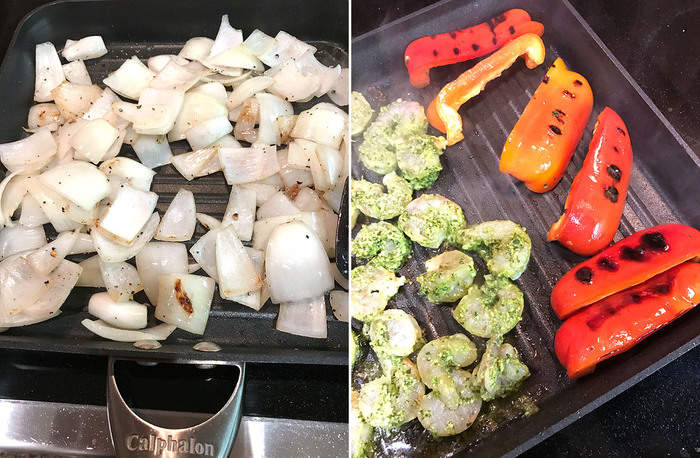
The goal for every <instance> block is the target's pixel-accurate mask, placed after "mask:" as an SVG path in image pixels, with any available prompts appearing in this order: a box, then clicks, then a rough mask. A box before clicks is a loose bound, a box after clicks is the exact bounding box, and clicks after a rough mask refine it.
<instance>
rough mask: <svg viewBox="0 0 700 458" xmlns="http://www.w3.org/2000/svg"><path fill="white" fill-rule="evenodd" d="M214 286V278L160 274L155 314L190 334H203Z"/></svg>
mask: <svg viewBox="0 0 700 458" xmlns="http://www.w3.org/2000/svg"><path fill="white" fill-rule="evenodd" d="M214 286H215V283H214V280H212V279H211V278H209V277H202V276H199V275H192V274H168V275H160V276H159V277H158V305H157V306H156V313H155V316H156V318H158V319H159V320H161V321H164V322H166V323H169V324H173V325H175V326H177V327H178V328H180V329H184V330H185V331H188V332H191V333H193V334H204V329H205V328H206V326H207V320H208V319H209V309H210V307H211V300H212V298H213V297H214Z"/></svg>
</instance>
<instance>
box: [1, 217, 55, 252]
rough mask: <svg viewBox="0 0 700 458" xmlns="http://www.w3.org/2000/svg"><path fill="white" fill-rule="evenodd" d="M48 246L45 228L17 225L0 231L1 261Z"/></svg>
mask: <svg viewBox="0 0 700 458" xmlns="http://www.w3.org/2000/svg"><path fill="white" fill-rule="evenodd" d="M45 244H46V234H45V233H44V227H43V226H39V227H24V226H20V225H15V226H11V227H6V228H5V229H3V230H2V231H0V260H1V259H5V258H8V257H10V256H12V255H14V254H17V253H21V252H23V251H27V250H34V249H36V248H39V247H42V246H44V245H45Z"/></svg>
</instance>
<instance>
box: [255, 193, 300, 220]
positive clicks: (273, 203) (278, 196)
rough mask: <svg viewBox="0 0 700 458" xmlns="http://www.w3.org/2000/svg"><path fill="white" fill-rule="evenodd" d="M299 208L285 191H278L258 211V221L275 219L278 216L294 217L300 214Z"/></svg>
mask: <svg viewBox="0 0 700 458" xmlns="http://www.w3.org/2000/svg"><path fill="white" fill-rule="evenodd" d="M299 212H300V210H299V208H297V207H296V205H294V203H292V201H291V200H290V199H289V197H287V195H286V194H285V193H284V192H283V191H278V192H277V193H275V194H274V195H273V196H272V197H270V198H269V199H267V202H265V203H264V204H263V205H261V206H260V208H259V209H258V219H265V218H274V217H276V216H286V215H294V214H296V213H299Z"/></svg>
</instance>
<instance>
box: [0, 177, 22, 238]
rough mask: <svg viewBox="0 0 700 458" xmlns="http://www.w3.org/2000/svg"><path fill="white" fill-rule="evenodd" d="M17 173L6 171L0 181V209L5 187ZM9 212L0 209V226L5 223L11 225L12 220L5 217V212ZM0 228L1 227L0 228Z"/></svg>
mask: <svg viewBox="0 0 700 458" xmlns="http://www.w3.org/2000/svg"><path fill="white" fill-rule="evenodd" d="M17 175H18V172H10V171H8V173H7V176H5V178H4V179H3V180H2V181H1V182H0V210H1V209H2V195H3V194H4V193H5V189H7V186H8V185H9V184H10V182H11V181H12V180H14V179H15V177H16V176H17ZM6 213H7V214H9V213H10V212H4V211H0V228H2V226H5V225H9V226H12V224H13V222H12V220H11V219H10V218H9V216H8V217H5V216H4V215H5V214H6ZM0 230H1V229H0Z"/></svg>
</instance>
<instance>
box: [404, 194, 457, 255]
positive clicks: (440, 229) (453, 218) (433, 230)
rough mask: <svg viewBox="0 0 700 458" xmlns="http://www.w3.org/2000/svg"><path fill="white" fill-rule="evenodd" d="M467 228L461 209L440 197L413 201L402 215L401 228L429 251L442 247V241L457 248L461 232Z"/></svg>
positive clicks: (435, 195) (432, 196)
mask: <svg viewBox="0 0 700 458" xmlns="http://www.w3.org/2000/svg"><path fill="white" fill-rule="evenodd" d="M466 225H467V221H466V220H465V219H464V213H462V209H461V208H460V206H459V205H457V204H456V203H454V202H452V201H451V200H450V199H448V198H446V197H443V196H441V195H439V194H423V195H422V196H420V197H418V198H417V199H414V200H412V201H411V202H410V203H409V204H408V205H406V209H405V211H404V212H403V213H402V214H401V216H399V228H400V229H401V230H402V231H404V233H405V234H406V235H407V236H408V238H410V239H411V240H413V241H414V242H416V243H418V244H419V245H422V246H424V247H426V248H439V247H440V245H441V244H442V242H447V243H449V244H451V245H454V244H455V243H456V242H457V233H458V232H459V231H460V229H464V228H465V227H466Z"/></svg>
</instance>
